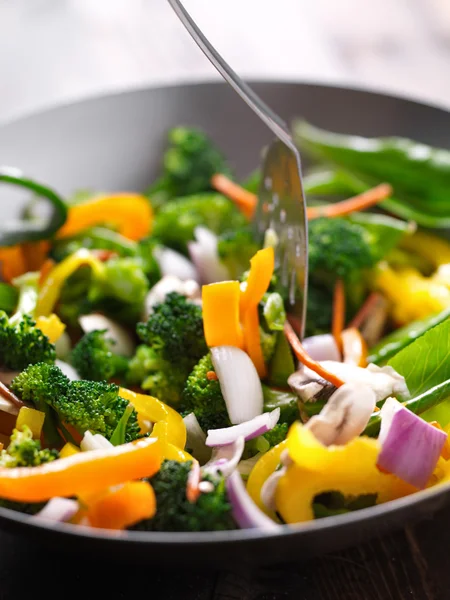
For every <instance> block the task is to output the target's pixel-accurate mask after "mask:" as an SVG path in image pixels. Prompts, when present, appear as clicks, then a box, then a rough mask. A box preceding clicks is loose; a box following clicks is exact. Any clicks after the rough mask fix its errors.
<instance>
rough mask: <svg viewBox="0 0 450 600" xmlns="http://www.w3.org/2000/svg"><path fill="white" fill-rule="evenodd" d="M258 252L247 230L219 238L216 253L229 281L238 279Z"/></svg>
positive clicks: (231, 232)
mask: <svg viewBox="0 0 450 600" xmlns="http://www.w3.org/2000/svg"><path fill="white" fill-rule="evenodd" d="M258 250H259V246H258V244H257V243H256V242H255V240H254V238H253V235H252V232H251V231H250V229H249V228H241V229H236V230H234V231H227V232H226V233H224V234H222V235H221V236H220V237H219V240H218V244H217V252H218V255H219V258H220V260H221V261H222V263H223V264H224V265H225V266H226V267H227V269H228V272H229V274H230V277H231V279H240V278H241V277H242V274H243V273H244V272H245V271H246V270H247V269H249V267H250V259H251V258H252V256H254V254H256V252H257V251H258Z"/></svg>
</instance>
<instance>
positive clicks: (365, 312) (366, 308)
mask: <svg viewBox="0 0 450 600" xmlns="http://www.w3.org/2000/svg"><path fill="white" fill-rule="evenodd" d="M380 297H381V296H380V294H378V293H377V292H372V293H371V294H369V296H367V298H366V300H365V302H364V303H363V305H362V306H361V308H360V309H359V310H358V312H357V313H356V315H355V316H354V317H353V319H352V320H351V321H350V323H349V324H348V327H349V329H350V328H352V327H356V329H359V328H360V327H361V325H362V324H363V323H364V321H365V320H366V319H367V317H368V316H369V315H370V313H371V312H372V310H373V309H374V308H375V306H376V305H377V304H378V301H379V299H380Z"/></svg>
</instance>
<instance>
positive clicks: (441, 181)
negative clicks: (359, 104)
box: [293, 121, 450, 227]
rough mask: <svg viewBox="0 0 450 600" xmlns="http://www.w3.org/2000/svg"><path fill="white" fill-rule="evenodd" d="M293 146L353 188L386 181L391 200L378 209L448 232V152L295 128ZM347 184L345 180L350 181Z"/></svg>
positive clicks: (403, 140)
mask: <svg viewBox="0 0 450 600" xmlns="http://www.w3.org/2000/svg"><path fill="white" fill-rule="evenodd" d="M293 129H294V137H295V140H296V143H297V144H298V145H299V146H300V147H301V148H302V149H303V150H304V151H305V152H306V153H307V154H310V155H311V156H313V157H315V158H316V159H319V160H324V161H326V162H331V163H332V164H334V165H335V166H337V167H338V168H340V169H343V170H345V171H348V172H349V173H350V174H351V175H354V176H355V178H356V179H355V181H354V183H355V185H356V183H357V181H358V180H360V182H359V183H360V185H361V184H365V185H367V187H369V186H372V185H374V184H376V183H379V182H380V181H386V182H388V183H390V184H391V185H392V187H393V188H394V196H395V198H390V199H388V200H385V201H384V202H382V203H381V204H380V206H381V207H382V208H384V209H386V210H388V211H390V212H392V213H394V214H396V215H397V216H400V217H402V218H406V219H413V220H414V221H416V222H417V223H418V224H420V225H424V226H428V227H449V226H450V208H449V202H448V190H449V188H450V151H448V150H445V149H439V148H433V147H431V146H428V145H426V144H422V143H419V142H415V141H413V140H409V139H406V138H400V137H382V138H367V137H361V136H353V135H343V134H338V133H331V132H328V131H325V130H322V129H319V128H317V127H314V126H312V125H310V124H309V123H306V122H305V121H297V122H295V123H294V128H293ZM348 182H349V180H348Z"/></svg>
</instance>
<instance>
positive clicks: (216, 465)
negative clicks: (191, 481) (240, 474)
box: [202, 437, 245, 477]
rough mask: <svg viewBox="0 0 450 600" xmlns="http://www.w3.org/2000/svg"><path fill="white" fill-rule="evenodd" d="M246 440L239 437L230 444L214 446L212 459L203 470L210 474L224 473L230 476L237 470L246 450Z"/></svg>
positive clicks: (225, 475)
mask: <svg viewBox="0 0 450 600" xmlns="http://www.w3.org/2000/svg"><path fill="white" fill-rule="evenodd" d="M244 445H245V440H244V438H243V437H240V438H238V439H237V440H236V441H235V442H233V443H232V444H228V446H219V447H218V448H214V450H213V453H212V457H211V460H210V461H208V462H207V463H206V465H204V466H203V467H202V472H203V473H204V474H206V473H208V474H209V475H217V474H219V473H220V474H222V475H223V476H224V477H229V476H230V475H231V473H233V472H234V471H235V470H236V467H237V466H238V464H239V461H240V460H241V457H242V453H243V452H244Z"/></svg>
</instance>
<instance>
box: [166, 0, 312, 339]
mask: <svg viewBox="0 0 450 600" xmlns="http://www.w3.org/2000/svg"><path fill="white" fill-rule="evenodd" d="M168 1H169V4H170V5H171V6H172V8H173V9H174V11H175V12H176V14H177V15H178V17H179V19H180V21H181V22H182V23H183V25H184V26H185V27H186V29H187V30H188V32H189V33H190V34H191V36H192V37H193V39H194V40H195V42H196V43H197V44H198V46H199V47H200V48H201V50H202V51H203V52H204V53H205V55H206V56H207V57H208V58H209V60H210V61H211V62H212V64H213V65H214V66H215V68H216V69H217V70H218V71H219V73H220V74H221V75H222V77H223V78H224V79H225V80H226V81H227V82H228V83H229V84H230V85H231V87H232V88H233V89H234V90H235V91H236V92H237V93H238V94H239V95H240V96H241V98H242V99H243V100H244V101H245V102H246V103H247V104H248V105H249V106H250V108H251V109H252V110H253V111H254V112H255V113H256V114H257V115H258V117H259V118H260V119H261V120H262V121H263V122H264V123H265V124H266V125H267V127H269V129H271V131H272V132H273V133H274V134H275V135H276V136H277V139H275V140H274V141H273V142H272V143H271V144H270V146H269V147H268V148H267V149H266V152H265V156H264V160H263V165H262V168H261V173H262V178H261V186H260V189H259V193H258V204H257V209H256V212H255V216H254V219H253V224H254V230H255V234H256V236H257V238H258V240H259V241H261V242H262V241H263V240H264V238H265V237H266V235H267V232H271V233H272V235H271V236H270V237H271V238H272V240H275V241H276V245H275V251H276V252H275V256H276V266H277V274H278V277H279V287H280V292H281V293H282V294H283V296H284V297H285V298H286V301H287V310H288V313H289V314H290V315H291V316H293V317H294V318H295V320H296V324H297V327H296V329H297V331H298V333H299V335H300V337H301V338H302V337H303V333H304V327H305V318H306V302H307V282H308V228H307V218H306V201H305V195H304V192H303V185H302V175H301V166H300V156H299V153H298V150H297V148H296V147H295V145H294V142H293V141H292V137H291V134H290V132H289V129H288V127H287V125H286V124H285V123H284V122H283V121H282V120H281V119H280V117H279V116H278V115H276V114H275V113H274V112H273V111H272V110H271V109H270V108H269V107H268V106H267V105H266V104H265V103H264V102H263V101H262V100H261V98H259V96H258V95H257V94H255V92H254V91H253V90H252V89H251V88H250V87H249V86H248V85H247V84H246V83H245V82H244V81H242V79H241V78H240V77H239V76H238V75H237V73H235V71H233V69H232V68H231V67H230V66H229V65H228V64H227V63H226V61H225V60H224V59H223V58H222V56H221V55H220V54H219V53H218V52H217V50H216V49H215V48H214V47H213V46H212V44H211V43H210V42H209V41H208V39H207V38H206V37H205V36H204V34H203V33H202V32H201V30H200V29H199V27H198V26H197V24H196V23H195V21H194V20H193V19H192V17H191V16H190V15H189V13H188V12H187V10H186V9H185V8H184V6H183V4H182V3H181V2H180V1H179V0H168ZM267 237H269V236H267Z"/></svg>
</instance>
